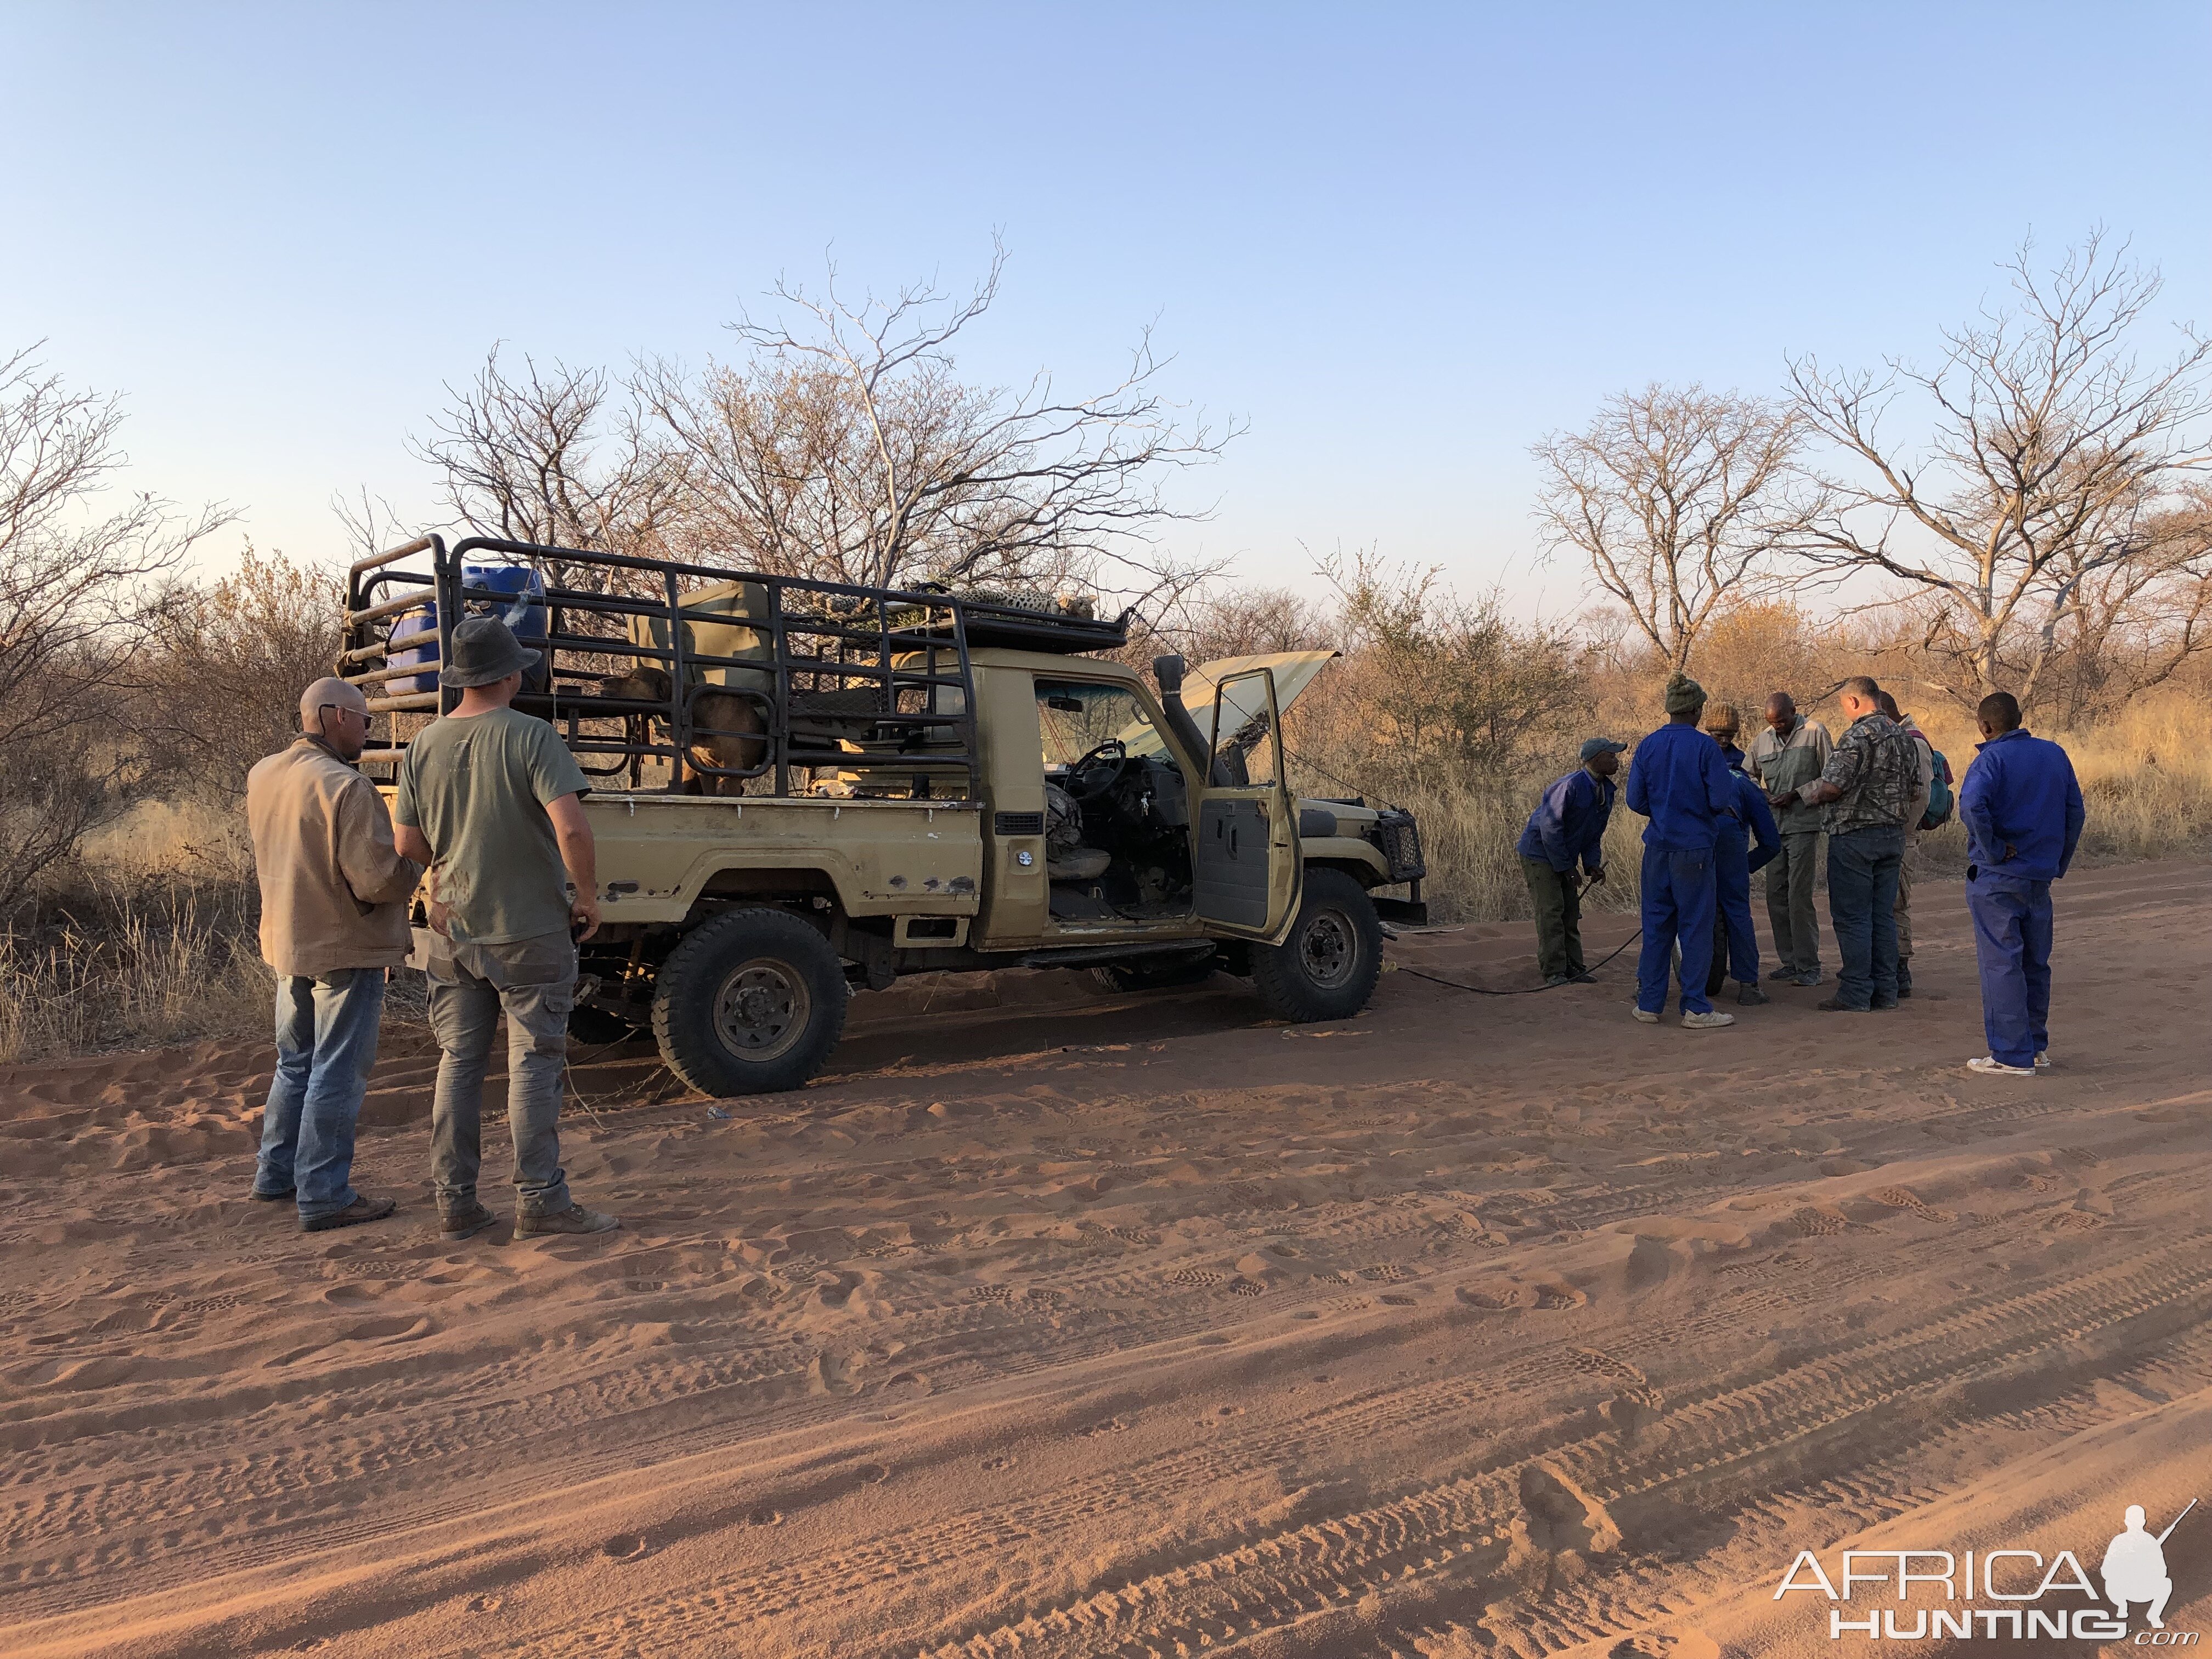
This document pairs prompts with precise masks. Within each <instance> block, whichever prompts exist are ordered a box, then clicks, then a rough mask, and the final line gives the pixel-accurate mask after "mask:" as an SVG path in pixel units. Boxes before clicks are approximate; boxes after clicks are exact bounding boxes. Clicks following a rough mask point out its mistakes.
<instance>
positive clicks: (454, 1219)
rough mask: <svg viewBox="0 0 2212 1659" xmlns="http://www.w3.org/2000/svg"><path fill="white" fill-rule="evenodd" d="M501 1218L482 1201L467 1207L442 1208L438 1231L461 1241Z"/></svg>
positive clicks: (456, 1240) (473, 1235) (448, 1237)
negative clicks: (458, 1208) (457, 1208)
mask: <svg viewBox="0 0 2212 1659" xmlns="http://www.w3.org/2000/svg"><path fill="white" fill-rule="evenodd" d="M498 1219H499V1218H498V1217H497V1216H495V1215H494V1214H493V1213H492V1212H490V1211H489V1210H487V1209H486V1208H484V1206H483V1205H482V1204H480V1203H471V1205H469V1206H468V1207H467V1208H465V1209H460V1210H441V1211H440V1212H438V1231H439V1232H440V1233H441V1234H442V1235H443V1236H444V1237H446V1238H447V1239H448V1240H450V1241H453V1242H459V1240H461V1239H464V1238H474V1237H476V1236H477V1234H478V1233H480V1232H482V1231H483V1230H484V1229H485V1228H487V1227H489V1226H490V1225H492V1223H494V1222H495V1221H496V1220H498Z"/></svg>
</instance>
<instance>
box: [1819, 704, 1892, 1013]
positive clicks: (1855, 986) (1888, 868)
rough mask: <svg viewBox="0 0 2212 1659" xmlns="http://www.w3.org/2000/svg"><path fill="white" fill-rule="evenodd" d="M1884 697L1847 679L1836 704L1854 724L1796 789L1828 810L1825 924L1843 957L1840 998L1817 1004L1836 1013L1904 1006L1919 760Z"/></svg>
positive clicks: (1824, 825) (1825, 819)
mask: <svg viewBox="0 0 2212 1659" xmlns="http://www.w3.org/2000/svg"><path fill="white" fill-rule="evenodd" d="M1880 697H1881V687H1880V686H1878V685H1876V684H1875V683H1874V681H1873V680H1872V679H1870V678H1868V677H1867V676H1866V675H1864V674H1859V675H1855V676H1853V677H1852V678H1850V679H1847V680H1845V681H1844V684H1843V688H1842V690H1840V691H1839V692H1838V694H1837V700H1838V702H1841V703H1842V705H1843V709H1844V714H1845V716H1846V717H1848V718H1849V720H1850V728H1849V729H1848V730H1846V731H1845V732H1844V734H1843V735H1842V736H1841V737H1839V738H1837V739H1836V746H1835V750H1834V751H1833V752H1832V753H1831V754H1830V755H1829V757H1828V763H1827V764H1826V766H1825V767H1823V768H1822V769H1821V770H1820V776H1819V777H1817V778H1815V779H1814V781H1812V782H1810V783H1808V784H1806V785H1804V786H1802V787H1800V788H1798V789H1796V790H1794V791H1792V792H1791V794H1792V795H1793V796H1794V797H1795V798H1796V799H1798V800H1802V802H1803V803H1804V804H1805V805H1808V806H1822V807H1825V808H1826V812H1825V813H1824V814H1823V816H1822V823H1821V827H1822V828H1823V829H1826V831H1827V832H1828V920H1829V922H1830V925H1831V926H1832V927H1834V928H1835V930H1836V948H1837V950H1838V952H1839V953H1840V954H1841V956H1842V957H1843V971H1842V973H1841V974H1840V975H1838V978H1837V981H1836V994H1835V995H1833V996H1832V997H1830V998H1829V999H1828V1000H1826V1001H1825V1002H1823V1003H1821V1004H1820V1006H1821V1007H1822V1008H1825V1009H1827V1010H1829V1011H1830V1012H1846V1013H1863V1012H1866V1011H1867V1010H1868V1009H1869V1008H1894V1007H1896V1006H1897V916H1896V907H1897V878H1898V870H1899V866H1900V865H1901V864H1902V863H1903V861H1904V858H1905V813H1906V811H1907V809H1908V807H1909V806H1910V805H1911V799H1912V791H1913V786H1914V785H1915V784H1916V783H1917V781H1918V780H1919V756H1918V754H1917V750H1916V749H1915V747H1914V744H1913V742H1912V739H1911V738H1909V737H1907V736H1906V735H1905V732H1904V729H1903V728H1902V727H1900V726H1899V725H1898V724H1897V722H1896V721H1895V720H1891V719H1890V718H1889V717H1888V716H1887V714H1883V713H1882V712H1881V703H1880V702H1879V701H1878V700H1879V699H1880Z"/></svg>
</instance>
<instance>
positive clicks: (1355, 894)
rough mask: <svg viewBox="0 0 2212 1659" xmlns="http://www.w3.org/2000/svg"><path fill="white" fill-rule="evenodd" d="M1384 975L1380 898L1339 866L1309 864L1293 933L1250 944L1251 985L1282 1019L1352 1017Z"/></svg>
mask: <svg viewBox="0 0 2212 1659" xmlns="http://www.w3.org/2000/svg"><path fill="white" fill-rule="evenodd" d="M1382 975H1383V922H1382V920H1381V918H1379V917H1378V916H1376V914H1375V902H1374V901H1373V900H1372V899H1370V898H1369V897H1368V896H1367V890H1366V889H1365V888H1364V887H1362V886H1361V885H1360V884H1358V882H1356V881H1354V880H1353V879H1352V878H1351V877H1350V876H1347V875H1346V874H1345V873H1344V872H1343V871H1341V870H1329V869H1309V870H1308V871H1307V872H1306V878H1305V894H1304V897H1303V898H1301V899H1300V900H1299V902H1298V919H1297V921H1296V922H1294V923H1293V924H1292V925H1291V936H1290V937H1289V938H1288V939H1285V940H1284V941H1283V942H1282V943H1281V944H1280V945H1254V946H1253V947H1252V987H1253V989H1255V990H1256V991H1257V992H1259V994H1260V1000H1261V1001H1262V1002H1264V1003H1266V1004H1267V1012H1270V1013H1272V1014H1273V1015H1274V1016H1275V1017H1276V1018H1279V1019H1287V1020H1292V1021H1296V1022H1299V1023H1304V1022H1305V1021H1307V1020H1316V1019H1347V1018H1350V1017H1351V1016H1352V1015H1353V1014H1356V1013H1358V1012H1359V1011H1360V1010H1361V1009H1362V1008H1364V1007H1365V1006H1367V999H1368V998H1369V997H1370V996H1372V995H1373V994H1375V981H1376V980H1377V979H1379V978H1381V977H1382Z"/></svg>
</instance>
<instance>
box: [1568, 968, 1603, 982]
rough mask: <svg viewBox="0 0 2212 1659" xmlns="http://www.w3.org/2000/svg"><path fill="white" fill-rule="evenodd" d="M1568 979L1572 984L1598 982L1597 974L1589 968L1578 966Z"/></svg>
mask: <svg viewBox="0 0 2212 1659" xmlns="http://www.w3.org/2000/svg"><path fill="white" fill-rule="evenodd" d="M1567 981H1568V983H1570V984H1571V985H1595V984H1596V983H1597V975H1595V974H1593V973H1592V972H1590V970H1589V969H1587V968H1577V969H1575V971H1574V972H1573V973H1571V974H1569V975H1567Z"/></svg>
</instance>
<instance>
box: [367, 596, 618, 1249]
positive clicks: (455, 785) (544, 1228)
mask: <svg viewBox="0 0 2212 1659" xmlns="http://www.w3.org/2000/svg"><path fill="white" fill-rule="evenodd" d="M537 659H538V653H536V652H534V651H527V650H525V649H524V648H523V647H522V644H521V642H520V641H518V640H517V639H516V638H515V637H514V635H513V633H512V632H511V631H509V629H508V628H507V624H506V623H503V622H501V621H500V620H499V618H497V617H471V618H469V619H468V620H467V621H466V622H464V623H459V625H457V626H456V627H455V628H454V629H453V645H452V659H451V660H450V661H449V662H448V663H447V665H446V667H445V668H444V669H443V670H442V671H441V673H440V675H439V681H440V683H441V684H445V685H449V686H455V687H459V688H460V691H461V700H460V702H459V703H458V704H457V705H455V707H454V708H453V712H452V713H450V714H446V715H444V716H442V717H441V718H440V719H438V720H434V721H433V722H431V724H430V725H429V726H428V727H426V728H425V729H424V730H423V731H422V733H421V735H419V736H418V737H416V738H415V740H414V741H413V742H412V743H410V744H408V745H407V755H406V758H405V759H404V761H402V762H401V763H400V767H399V796H398V800H397V802H395V803H394V805H393V808H392V822H393V823H394V824H395V825H396V826H397V838H398V846H399V851H400V853H401V854H402V856H404V857H407V858H411V859H413V860H416V862H417V863H420V864H427V865H428V866H430V874H429V883H430V887H429V897H430V926H431V929H432V931H433V933H435V935H436V939H435V944H434V945H433V946H432V948H431V951H430V958H429V963H428V969H427V972H428V978H429V981H430V1024H431V1029H432V1030H435V1032H436V1033H437V1037H438V1047H439V1048H440V1049H441V1054H440V1056H439V1060H438V1088H437V1093H436V1096H435V1098H434V1100H433V1103H432V1105H431V1109H430V1163H431V1179H432V1180H433V1181H434V1182H435V1184H436V1187H437V1189H438V1214H439V1222H440V1226H441V1229H442V1231H444V1233H445V1236H446V1237H447V1238H453V1239H459V1238H467V1237H471V1235H472V1234H475V1233H477V1232H481V1231H483V1229H484V1228H486V1227H488V1226H489V1225H491V1224H492V1223H493V1222H494V1221H495V1220H497V1219H498V1218H497V1217H495V1215H493V1214H492V1212H490V1211H489V1210H488V1209H486V1208H485V1207H484V1206H483V1203H482V1202H480V1201H479V1200H477V1170H478V1169H479V1167H480V1166H481V1165H482V1164H483V1082H484V1073H485V1071H486V1070H487V1068H488V1067H489V1064H490V1060H491V1043H492V1035H493V1032H494V1030H495V1029H496V1027H497V1026H498V1024H499V1017H500V1013H501V1011H502V1010H504V1011H505V1012H506V1014H507V1124H508V1127H509V1128H510V1129H511V1130H512V1131H513V1135H514V1185H515V1190H516V1195H517V1196H516V1214H515V1218H514V1231H515V1236H516V1237H519V1238H529V1237H538V1236H539V1235H543V1234H548V1233H600V1232H605V1231H607V1230H608V1229H609V1228H611V1227H613V1226H615V1225H617V1222H616V1219H615V1218H614V1217H612V1216H611V1215H603V1214H601V1213H600V1212H598V1211H596V1210H587V1209H586V1208H585V1207H584V1206H582V1205H580V1204H579V1203H577V1202H576V1201H575V1200H574V1199H573V1198H571V1197H570V1196H569V1194H568V1176H567V1174H566V1172H565V1171H563V1170H562V1168H561V1137H560V1133H559V1130H558V1128H557V1127H556V1125H557V1123H558V1121H559V1119H560V1116H561V1083H562V1075H563V1073H564V1072H565V1069H566V1067H567V1065H568V1011H569V1009H570V1008H572V1007H573V1006H574V1004H575V993H576V943H577V941H578V940H580V939H589V938H590V937H591V936H592V934H593V933H597V932H598V931H599V875H598V868H597V860H596V857H595V853H594V849H593V847H592V827H591V825H590V823H588V822H587V821H586V819H585V817H584V806H583V800H582V796H583V793H584V791H585V789H586V787H588V786H587V785H586V781H585V779H584V774H583V770H582V769H581V768H580V767H579V766H578V765H577V764H576V759H575V757H574V756H573V755H571V754H570V753H569V752H568V749H567V747H566V746H565V745H564V744H562V741H561V739H560V738H559V736H558V735H557V734H556V732H554V730H553V728H552V727H551V726H549V725H547V724H546V723H545V722H544V720H537V719H534V718H532V716H530V715H528V714H517V713H515V711H514V710H513V708H511V707H509V705H510V704H511V703H513V701H514V695H515V693H516V692H518V691H520V690H521V689H522V676H523V672H524V671H525V670H526V669H528V668H532V667H534V666H535V665H536V663H537ZM570 884H574V896H570V893H569V890H568V889H569V886H570Z"/></svg>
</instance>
